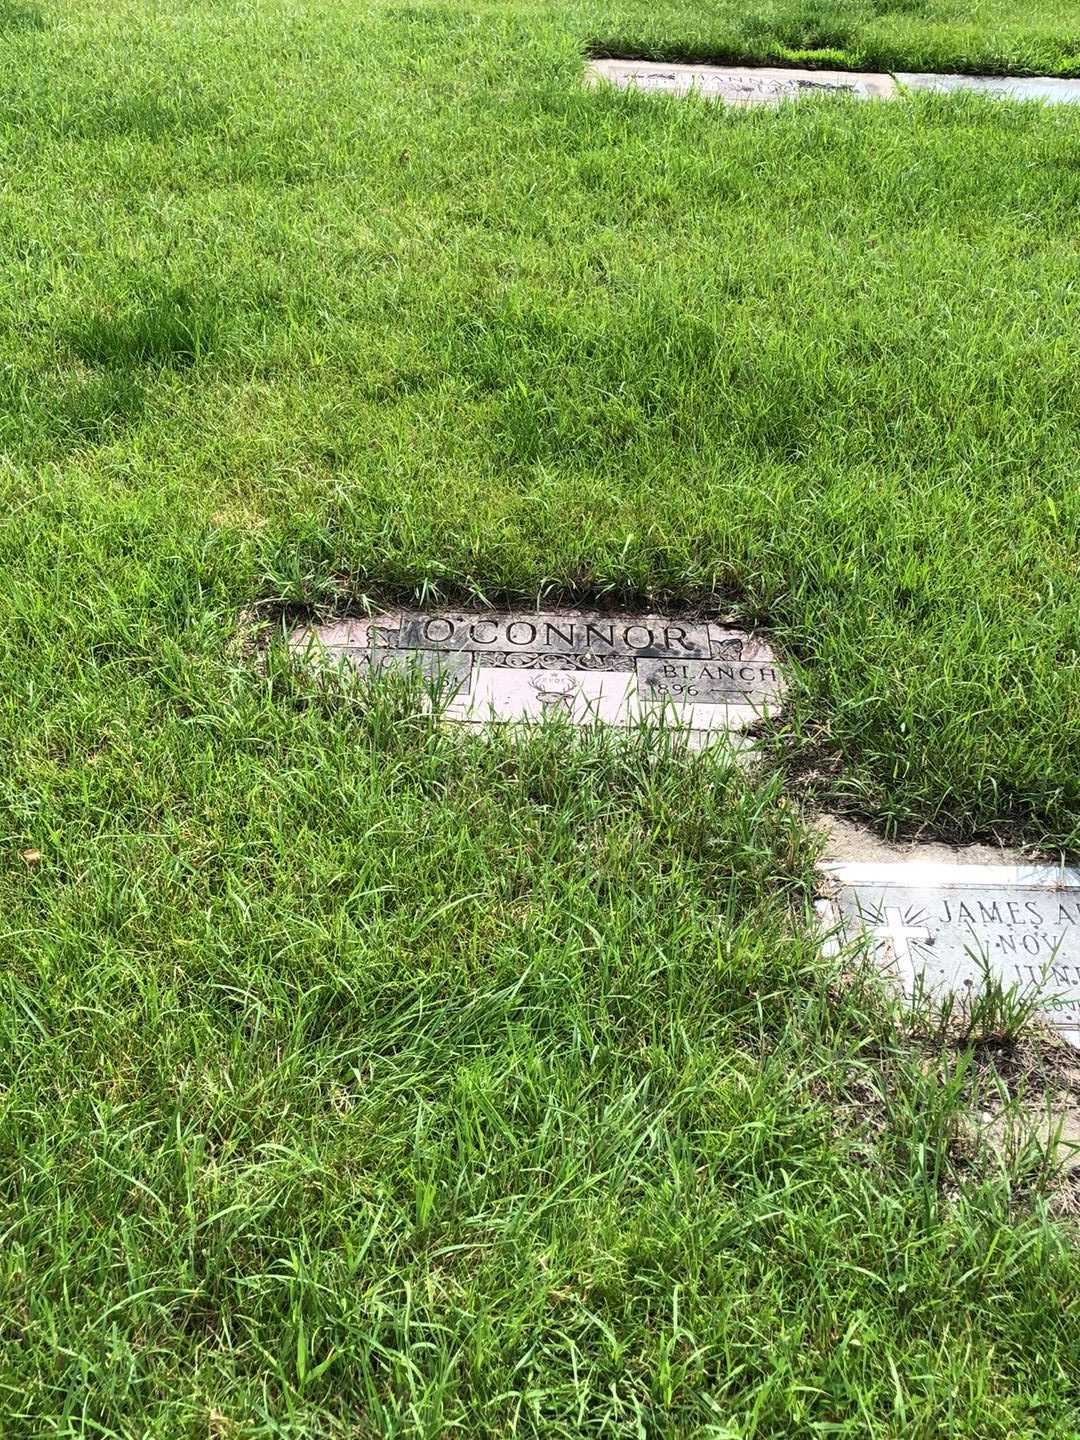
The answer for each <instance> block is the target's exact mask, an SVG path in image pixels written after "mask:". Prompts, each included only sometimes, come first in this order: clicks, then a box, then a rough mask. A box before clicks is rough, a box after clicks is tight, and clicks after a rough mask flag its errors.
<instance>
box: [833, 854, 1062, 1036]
mask: <svg viewBox="0 0 1080 1440" xmlns="http://www.w3.org/2000/svg"><path fill="white" fill-rule="evenodd" d="M826 870H827V873H828V874H829V875H830V877H831V879H832V881H833V884H834V888H835V894H834V895H833V896H832V898H830V899H826V900H822V901H820V902H819V906H818V909H819V914H820V916H821V919H822V921H823V923H824V924H825V925H826V927H827V928H828V930H829V931H830V932H831V934H832V936H833V943H834V944H835V943H836V942H838V941H840V940H854V939H857V938H859V937H864V938H865V939H866V940H867V941H868V943H869V944H870V946H871V948H872V953H873V954H874V955H875V957H876V958H877V959H878V960H879V961H881V962H883V963H884V964H885V965H886V966H887V967H888V968H889V969H890V970H891V971H892V973H893V974H894V975H895V977H896V978H898V979H899V980H900V982H901V983H902V985H903V987H904V989H905V991H906V992H907V993H908V994H909V995H910V994H913V993H914V992H915V990H916V989H917V988H921V989H922V990H923V992H924V993H926V994H928V995H930V996H933V997H937V998H939V999H940V998H943V997H944V996H946V995H947V994H950V993H951V994H954V995H957V996H959V997H961V998H962V999H971V998H974V996H975V995H976V994H977V993H978V991H979V989H980V987H981V986H982V985H983V983H984V980H985V978H986V976H987V975H990V976H992V977H993V978H994V979H996V980H997V981H998V982H999V983H1000V984H1001V986H1002V987H1003V988H1004V989H1006V990H1016V991H1017V992H1018V993H1019V994H1021V995H1024V996H1026V997H1031V998H1032V999H1035V1000H1037V1001H1038V1004H1039V1007H1040V1009H1041V1010H1042V1011H1043V1012H1044V1014H1045V1016H1046V1018H1047V1019H1049V1020H1050V1022H1051V1023H1052V1024H1053V1025H1055V1026H1057V1027H1058V1028H1060V1029H1062V1030H1064V1031H1065V1032H1066V1033H1067V1035H1068V1038H1069V1039H1071V1040H1072V1041H1073V1043H1075V1044H1080V870H1068V869H1060V868H1056V867H1054V866H1016V865H963V864H955V865H954V864H937V863H919V862H896V863H865V862H854V863H849V862H844V863H835V864H831V865H829V866H827V867H826Z"/></svg>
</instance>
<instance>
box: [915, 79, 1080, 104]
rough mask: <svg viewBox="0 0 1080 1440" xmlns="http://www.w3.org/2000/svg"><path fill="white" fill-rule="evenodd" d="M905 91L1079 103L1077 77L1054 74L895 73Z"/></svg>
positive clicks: (1079, 84)
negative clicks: (969, 93)
mask: <svg viewBox="0 0 1080 1440" xmlns="http://www.w3.org/2000/svg"><path fill="white" fill-rule="evenodd" d="M896 79H897V81H898V83H899V84H900V85H901V86H903V88H904V89H905V90H933V91H936V92H937V93H938V94H939V95H952V94H955V93H957V92H958V91H964V90H967V91H971V92H973V93H975V94H979V95H990V96H993V97H994V98H995V99H1003V100H1041V101H1042V102H1043V104H1045V105H1077V104H1080V79H1077V80H1070V79H1064V78H1058V77H1057V76H1053V75H938V74H934V73H933V72H927V73H920V74H903V75H901V74H898V75H897V77H896Z"/></svg>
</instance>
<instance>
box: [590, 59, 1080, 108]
mask: <svg viewBox="0 0 1080 1440" xmlns="http://www.w3.org/2000/svg"><path fill="white" fill-rule="evenodd" d="M601 81H607V83H608V84H611V85H615V86H616V87H617V88H618V89H620V90H640V91H643V92H645V93H659V94H667V95H689V94H691V93H693V94H697V95H702V96H705V97H706V98H708V99H714V100H722V101H724V103H725V104H727V105H779V104H780V103H781V101H784V100H798V99H801V98H803V97H805V96H808V95H848V96H851V97H853V98H854V99H856V100H891V99H894V98H895V97H896V96H898V95H901V94H903V93H904V92H905V91H912V90H931V91H936V92H937V93H939V94H955V93H957V92H959V91H967V92H970V93H973V94H980V95H987V96H991V97H993V98H997V99H1008V100H1038V101H1042V102H1043V103H1045V104H1047V105H1075V104H1078V103H1080V79H1069V78H1061V77H1058V76H1051V75H939V74H933V73H914V72H912V73H898V74H896V75H886V74H878V73H874V72H868V71H857V70H800V69H796V68H794V67H792V68H790V69H789V68H787V67H785V66H769V65H679V64H671V63H668V62H666V61H661V60H593V61H591V62H590V63H589V64H588V65H587V66H586V67H585V83H586V84H587V85H596V84H597V83H599V82H601Z"/></svg>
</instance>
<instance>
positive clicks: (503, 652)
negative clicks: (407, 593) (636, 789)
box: [289, 610, 785, 745]
mask: <svg viewBox="0 0 1080 1440" xmlns="http://www.w3.org/2000/svg"><path fill="white" fill-rule="evenodd" d="M289 645H290V649H291V650H292V651H293V653H294V654H296V655H298V656H300V657H308V658H312V659H315V660H317V661H329V662H331V663H336V664H340V663H345V664H348V665H349V666H351V667H352V668H354V669H355V670H357V671H358V672H360V673H361V674H363V675H365V676H373V675H377V674H382V673H385V672H386V671H387V670H391V669H409V668H415V669H416V670H418V671H419V672H420V673H421V675H423V676H424V677H425V678H426V679H431V678H433V677H439V678H441V679H443V680H445V682H446V684H447V687H448V689H449V691H450V695H449V696H448V697H447V698H448V700H449V703H448V705H447V709H446V717H447V719H449V720H453V721H457V722H459V723H462V724H469V725H482V724H488V723H491V722H496V723H498V722H508V721H520V720H538V719H542V718H543V717H544V716H545V715H559V716H563V717H565V718H566V719H568V720H570V721H571V722H573V723H575V724H579V725H587V724H591V723H594V722H599V723H604V724H610V725H621V726H630V725H634V724H637V723H639V722H641V721H651V720H661V719H663V720H665V721H667V722H673V723H674V724H675V725H677V726H678V727H679V728H680V729H683V730H686V731H688V732H689V734H690V738H691V742H692V743H694V744H698V745H700V744H705V743H708V742H709V740H710V738H716V737H717V736H718V735H720V734H721V733H723V734H732V733H739V732H742V731H744V730H745V729H746V728H747V727H748V726H749V725H751V724H752V723H753V722H754V721H756V720H758V719H760V718H762V717H763V716H766V715H771V714H775V713H776V711H777V710H778V709H779V706H780V704H781V701H782V697H783V693H784V688H785V686H784V677H783V674H782V672H781V669H780V666H779V664H778V661H777V658H776V656H775V654H774V653H773V651H772V650H771V648H770V647H769V645H768V644H767V643H766V641H765V640H764V639H763V638H762V637H761V636H759V635H756V634H753V633H750V632H748V631H745V630H738V629H735V628H732V627H730V626H723V625H718V624H715V623H713V622H710V621H705V620H700V619H688V618H679V617H675V616H665V615H626V614H604V613H597V612H587V611H569V610H562V611H548V612H538V613H533V612H526V611H516V612H510V613H496V612H492V611H484V612H468V611H451V610H439V611H426V612H419V611H401V612H396V613H393V614H383V615H377V616H373V617H371V618H370V619H346V620H339V621H336V622H332V623H330V624H327V625H323V626H304V627H301V628H300V629H298V630H296V631H294V632H293V634H292V635H291V637H290V640H289Z"/></svg>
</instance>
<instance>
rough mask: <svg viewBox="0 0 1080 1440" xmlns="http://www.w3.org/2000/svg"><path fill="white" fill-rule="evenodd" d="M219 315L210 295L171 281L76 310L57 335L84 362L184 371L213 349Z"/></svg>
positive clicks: (215, 302)
mask: <svg viewBox="0 0 1080 1440" xmlns="http://www.w3.org/2000/svg"><path fill="white" fill-rule="evenodd" d="M220 315H221V307H220V304H219V302H218V299H217V297H216V296H212V295H205V294H199V293H196V292H195V291H194V290H193V289H192V288H191V287H190V286H188V285H176V286H172V287H169V288H165V289H162V290H159V291H151V292H149V293H147V294H144V295H139V296H136V297H133V299H132V300H129V301H127V303H125V302H124V301H121V302H120V303H119V304H117V305H116V306H111V307H108V308H104V307H103V308H100V309H97V310H93V311H90V312H88V313H86V314H84V315H81V316H79V317H77V318H76V319H75V321H74V322H73V323H72V324H71V325H70V326H69V327H68V329H67V331H66V333H64V334H63V336H62V339H63V342H64V344H65V345H66V347H67V348H68V349H69V350H70V351H71V352H72V354H74V355H75V356H76V357H77V358H78V359H80V360H82V361H84V362H85V363H86V364H89V365H95V366H100V367H120V366H132V365H157V366H160V367H162V368H169V369H173V370H184V369H187V368H188V367H190V366H192V365H194V364H196V362H197V361H199V360H201V359H202V358H203V357H204V356H205V355H207V354H208V353H209V352H210V350H211V349H212V348H213V345H214V342H215V339H216V337H217V334H218V331H219V321H220Z"/></svg>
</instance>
